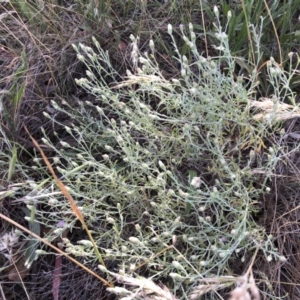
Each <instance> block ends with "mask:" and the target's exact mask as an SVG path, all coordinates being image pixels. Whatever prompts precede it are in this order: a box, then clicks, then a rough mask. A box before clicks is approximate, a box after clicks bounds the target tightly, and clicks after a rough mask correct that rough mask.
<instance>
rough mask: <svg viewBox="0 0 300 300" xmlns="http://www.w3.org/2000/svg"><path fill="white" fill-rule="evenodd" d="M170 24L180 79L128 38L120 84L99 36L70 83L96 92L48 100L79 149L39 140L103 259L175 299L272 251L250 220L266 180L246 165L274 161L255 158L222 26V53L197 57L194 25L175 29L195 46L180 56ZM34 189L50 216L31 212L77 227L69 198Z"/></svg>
mask: <svg viewBox="0 0 300 300" xmlns="http://www.w3.org/2000/svg"><path fill="white" fill-rule="evenodd" d="M168 31H169V34H170V36H171V37H172V39H173V46H174V49H175V52H176V53H177V57H176V58H174V59H175V60H177V63H179V65H180V74H181V75H180V76H179V77H178V78H177V79H172V80H166V79H165V78H164V77H163V76H162V74H161V70H160V68H159V66H158V63H157V62H156V60H155V45H154V43H153V41H150V44H149V49H150V53H143V54H141V53H140V52H139V49H138V38H135V37H133V36H131V41H132V44H131V47H132V63H133V69H132V71H131V72H130V71H128V72H127V77H126V78H122V79H121V80H120V75H119V74H117V72H116V71H115V70H114V68H113V67H112V65H111V64H110V61H109V57H108V55H107V53H106V52H105V51H104V50H103V49H102V48H101V47H100V45H99V43H98V42H97V41H96V40H95V39H94V45H95V48H96V49H97V50H96V52H95V51H94V50H93V49H92V48H90V47H86V46H84V45H82V44H80V45H79V46H78V47H76V46H74V49H75V50H76V51H77V53H78V59H79V60H80V61H82V62H84V63H85V65H86V67H87V69H88V70H87V78H81V79H78V80H77V83H78V84H79V85H80V86H82V87H83V88H84V89H85V90H86V91H88V92H89V93H91V94H92V95H94V96H95V98H94V101H93V103H91V102H84V101H78V103H76V105H75V104H74V105H71V104H70V103H67V102H63V103H61V104H58V103H55V102H53V103H52V104H53V107H54V108H55V109H56V110H57V111H60V112H63V113H65V114H66V116H67V117H68V118H70V119H72V120H74V122H73V125H72V126H71V125H70V126H69V127H65V130H66V133H67V134H68V135H69V136H70V137H73V139H74V140H76V141H77V145H76V147H72V146H71V145H69V144H68V143H67V142H65V141H62V142H61V147H57V146H54V145H53V144H51V142H50V141H49V140H48V139H47V135H46V134H45V138H44V142H45V143H46V144H48V145H49V146H50V147H52V148H53V150H55V151H56V152H57V154H56V157H55V159H54V162H55V163H56V167H57V170H58V171H59V172H60V173H61V178H62V180H63V181H64V183H65V184H66V185H67V186H68V187H69V189H70V192H71V194H72V195H73V196H74V198H75V200H76V202H77V204H78V206H80V207H81V210H82V212H83V214H84V216H85V219H86V222H87V224H88V225H89V227H90V229H91V230H93V235H94V237H95V239H96V241H97V244H98V245H99V249H100V251H101V252H102V253H103V255H104V259H105V260H108V259H110V260H111V259H113V260H114V261H115V262H116V264H117V266H118V268H119V269H120V270H123V271H124V272H125V273H128V274H129V273H131V272H134V271H135V268H137V267H138V266H139V264H143V263H146V265H147V269H148V270H149V271H150V275H151V276H153V277H154V278H155V279H159V278H162V277H165V276H169V275H170V276H171V277H172V278H173V280H174V285H173V287H171V286H170V287H169V288H173V290H172V289H171V291H173V292H174V293H177V294H178V295H180V297H181V298H182V299H183V298H185V297H186V296H185V295H186V294H188V293H189V291H190V290H191V289H192V288H193V286H194V285H195V284H196V281H197V279H200V278H203V277H208V276H211V275H212V274H214V275H228V274H230V262H231V261H232V260H236V259H242V260H243V259H244V258H245V256H246V254H250V255H251V254H252V253H254V250H256V249H259V250H261V251H263V253H265V256H266V258H267V259H268V260H270V259H278V258H279V256H278V254H277V252H276V249H275V248H274V246H273V244H272V239H271V237H268V236H266V234H265V232H264V229H263V228H261V227H260V226H258V225H257V224H256V223H255V222H254V221H253V217H252V215H253V212H254V211H255V204H256V203H257V201H258V199H259V197H260V195H261V194H263V193H266V192H268V191H269V187H268V186H267V182H268V181H267V176H264V177H262V179H261V180H260V186H259V185H256V186H255V185H254V184H253V183H254V182H257V176H256V175H254V172H253V171H252V166H253V164H256V166H257V167H259V168H260V171H261V174H267V173H268V172H269V171H271V170H272V169H273V168H274V166H275V165H276V162H277V159H276V149H275V150H274V149H270V151H269V156H268V159H267V160H266V161H265V162H264V163H260V162H258V161H256V154H255V151H259V149H260V148H261V147H262V146H263V143H262V138H263V136H264V134H265V132H264V129H265V128H266V127H265V126H266V125H265V124H263V123H259V121H257V123H254V122H253V121H252V120H251V115H250V105H251V103H250V102H251V101H250V100H251V99H252V97H253V94H254V92H255V87H256V82H255V74H253V78H252V77H251V78H250V79H249V82H248V87H247V88H245V82H244V79H243V78H236V77H235V76H234V59H233V58H232V57H231V54H230V51H229V46H228V39H227V35H226V33H224V32H222V31H221V30H220V29H219V28H217V33H216V37H217V39H218V40H219V42H220V44H219V45H218V47H217V49H218V50H220V53H221V54H220V56H219V57H215V58H204V57H203V56H201V55H200V54H199V53H198V51H197V49H196V47H195V34H194V32H193V26H192V25H190V27H189V36H186V35H185V32H184V29H183V28H182V35H183V39H184V41H185V42H186V43H187V45H188V46H189V47H190V49H191V51H192V53H193V59H192V61H188V59H187V58H186V57H185V56H181V55H180V54H179V51H178V49H177V48H176V42H175V39H174V38H173V36H172V26H171V25H169V27H168ZM46 115H47V114H46ZM48 116H49V115H48ZM49 118H51V119H52V121H53V122H57V121H56V120H55V117H53V116H52V117H51V116H49ZM62 126H63V125H62ZM51 188H53V187H51ZM40 193H41V194H44V198H42V199H39V202H44V203H46V204H48V205H49V207H50V212H51V213H50V214H49V213H48V212H47V213H46V214H45V213H43V212H42V211H40V210H37V211H36V215H37V219H39V220H41V222H43V223H46V224H50V225H51V224H54V223H53V222H58V221H59V220H65V221H66V225H65V226H69V227H73V226H74V222H75V220H74V219H73V217H72V214H71V211H70V208H69V207H68V204H67V202H66V201H65V200H63V198H62V197H60V196H58V195H57V194H55V193H56V192H55V191H53V190H50V188H48V187H47V189H46V188H43V189H41V192H40ZM60 198H61V199H60ZM57 200H58V201H57ZM68 222H69V223H68ZM168 247H169V248H168ZM75 250H76V251H75ZM67 251H69V252H70V253H72V254H75V255H78V256H80V255H81V256H84V257H85V258H87V257H90V259H91V260H92V261H95V260H96V258H93V257H91V256H92V255H91V252H89V251H88V249H86V247H84V246H78V245H73V250H72V244H70V243H69V242H68V248H67ZM281 259H282V258H281ZM183 282H185V284H186V285H185V287H184V288H183ZM182 289H184V290H185V292H183V291H182ZM180 290H181V291H180ZM176 291H177V292H176Z"/></svg>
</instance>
